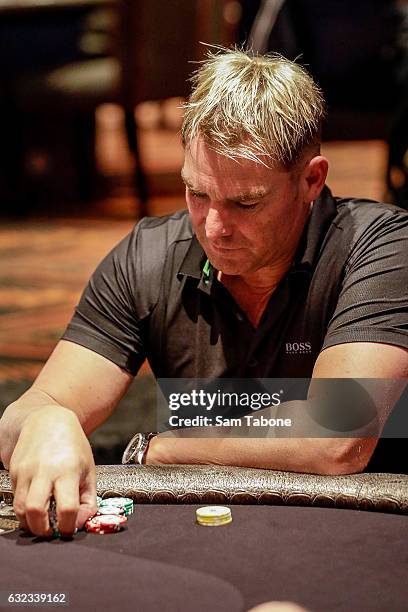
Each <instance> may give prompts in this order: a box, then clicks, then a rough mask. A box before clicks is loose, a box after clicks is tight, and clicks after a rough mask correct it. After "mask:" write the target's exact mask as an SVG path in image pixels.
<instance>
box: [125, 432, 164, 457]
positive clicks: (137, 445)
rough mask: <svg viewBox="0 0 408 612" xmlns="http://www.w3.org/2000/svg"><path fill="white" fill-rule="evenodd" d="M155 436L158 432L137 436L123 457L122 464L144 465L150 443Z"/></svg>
mask: <svg viewBox="0 0 408 612" xmlns="http://www.w3.org/2000/svg"><path fill="white" fill-rule="evenodd" d="M155 436H157V432H150V433H137V434H135V435H134V436H133V438H132V439H131V440H130V442H129V444H128V445H127V447H126V448H125V452H124V453H123V456H122V464H123V465H125V464H129V463H136V464H137V465H143V459H144V456H145V454H146V452H147V449H148V446H149V442H150V440H151V439H152V438H154V437H155Z"/></svg>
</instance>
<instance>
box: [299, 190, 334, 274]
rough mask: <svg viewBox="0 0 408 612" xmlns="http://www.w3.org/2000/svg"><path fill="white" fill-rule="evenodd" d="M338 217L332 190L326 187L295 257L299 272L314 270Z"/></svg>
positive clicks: (317, 201)
mask: <svg viewBox="0 0 408 612" xmlns="http://www.w3.org/2000/svg"><path fill="white" fill-rule="evenodd" d="M336 215H337V207H336V201H335V199H334V198H333V196H332V194H331V191H330V189H329V188H328V187H327V186H325V187H324V188H323V191H322V193H321V194H320V196H319V197H318V198H317V200H315V202H314V204H313V207H312V212H311V214H310V217H309V220H308V222H307V224H306V227H305V229H304V231H303V234H302V237H301V239H300V242H299V246H298V250H297V253H296V255H295V259H294V262H293V267H294V268H296V269H298V270H299V269H301V270H302V269H303V270H313V268H314V267H315V265H316V260H317V257H318V255H319V252H320V248H321V246H322V244H323V241H324V238H325V236H326V234H327V231H328V229H329V227H330V225H331V222H332V221H333V219H334V217H335V216H336Z"/></svg>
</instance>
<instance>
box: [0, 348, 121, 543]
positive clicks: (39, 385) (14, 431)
mask: <svg viewBox="0 0 408 612" xmlns="http://www.w3.org/2000/svg"><path fill="white" fill-rule="evenodd" d="M132 378H133V377H132V376H131V375H130V374H128V373H127V372H125V371H124V370H122V369H121V368H119V367H118V366H116V365H115V364H114V363H112V362H111V361H109V360H107V359H105V358H104V357H102V356H100V355H98V354H97V353H94V352H93V351H90V350H88V349H86V348H84V347H82V346H80V345H78V344H74V343H72V342H66V341H61V342H60V343H59V344H58V345H57V347H56V349H55V350H54V352H53V353H52V355H51V357H50V358H49V360H48V361H47V363H46V365H45V366H44V368H43V370H42V372H41V373H40V375H39V376H38V378H37V380H36V381H35V382H34V384H33V386H32V387H31V388H30V389H29V390H28V391H27V392H26V393H24V395H22V397H21V398H20V399H18V400H17V401H15V402H13V403H12V404H11V405H10V406H8V408H7V409H6V410H5V412H4V415H3V417H2V419H1V420H0V458H1V460H2V462H3V463H4V465H5V467H6V468H8V469H9V470H10V476H11V479H12V482H13V488H14V493H15V496H14V507H15V510H16V514H17V516H18V518H19V519H20V521H21V523H22V525H23V526H24V527H27V528H29V529H30V530H31V531H32V532H33V533H35V534H36V535H45V534H48V533H49V524H48V513H47V508H48V501H49V498H50V496H51V495H52V494H53V495H54V496H55V498H56V501H57V511H58V522H59V528H60V531H61V533H72V532H73V531H74V529H75V526H79V525H82V524H83V522H84V521H85V519H86V518H87V517H88V516H90V515H91V514H93V513H94V511H95V507H94V505H95V494H96V482H95V465H94V461H93V456H92V451H91V448H90V445H89V443H88V440H87V438H86V435H85V434H89V433H90V432H92V431H93V430H94V429H95V428H96V427H97V426H98V425H99V424H100V423H102V422H103V421H104V420H105V419H106V418H107V417H108V416H109V415H110V414H111V413H112V411H113V410H114V408H115V406H116V405H117V403H118V401H119V400H120V398H121V397H122V396H123V394H124V393H125V391H126V389H127V387H128V386H129V384H130V382H131V381H132Z"/></svg>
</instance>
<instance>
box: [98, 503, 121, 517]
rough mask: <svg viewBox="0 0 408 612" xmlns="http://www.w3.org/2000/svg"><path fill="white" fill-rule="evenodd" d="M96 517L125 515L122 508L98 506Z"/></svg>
mask: <svg viewBox="0 0 408 612" xmlns="http://www.w3.org/2000/svg"><path fill="white" fill-rule="evenodd" d="M96 514H97V515H101V514H116V515H122V514H125V509H124V508H123V506H113V505H110V506H100V507H99V508H98V512H97V513H96Z"/></svg>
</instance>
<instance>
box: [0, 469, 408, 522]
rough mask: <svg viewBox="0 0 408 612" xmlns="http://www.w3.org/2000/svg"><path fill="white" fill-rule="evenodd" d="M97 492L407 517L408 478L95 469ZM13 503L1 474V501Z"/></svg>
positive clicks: (149, 499) (162, 499) (254, 471)
mask: <svg viewBox="0 0 408 612" xmlns="http://www.w3.org/2000/svg"><path fill="white" fill-rule="evenodd" d="M96 471H97V490H98V494H99V495H102V496H104V497H111V496H113V495H124V496H126V497H132V498H133V499H134V500H135V501H137V502H138V503H142V504H144V503H146V504H150V503H153V504H202V503H206V504H207V503H214V504H265V505H288V506H320V507H333V508H350V509H355V510H372V511H377V512H390V513H394V514H408V475H403V474H400V475H399V474H353V475H347V476H319V475H314V474H296V473H292V472H278V471H273V470H260V469H252V468H238V467H226V466H209V465H165V466H143V467H139V466H135V465H129V466H122V465H104V466H97V468H96ZM1 494H2V496H3V498H4V499H5V501H10V500H11V498H12V489H11V484H10V479H9V476H8V473H7V472H6V471H0V496H1Z"/></svg>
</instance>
